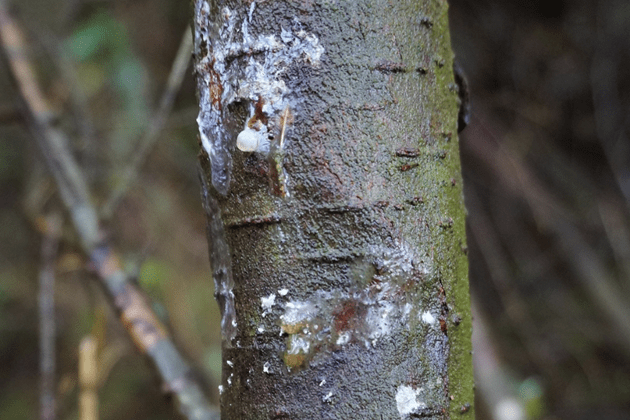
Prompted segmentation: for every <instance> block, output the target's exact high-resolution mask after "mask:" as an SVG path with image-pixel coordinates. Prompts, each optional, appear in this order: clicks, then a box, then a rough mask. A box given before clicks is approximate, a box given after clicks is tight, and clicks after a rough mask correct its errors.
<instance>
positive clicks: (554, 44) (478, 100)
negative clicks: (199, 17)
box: [0, 0, 630, 419]
mask: <svg viewBox="0 0 630 420" xmlns="http://www.w3.org/2000/svg"><path fill="white" fill-rule="evenodd" d="M13 10H14V12H15V15H16V16H17V17H18V18H19V21H20V22H22V24H23V25H24V28H25V30H26V31H27V33H28V35H29V41H30V51H29V53H31V54H32V55H33V57H34V58H35V60H36V62H37V63H38V70H39V76H40V78H41V80H42V84H43V86H44V87H45V89H46V93H47V95H48V98H49V100H50V102H51V103H52V105H53V106H54V109H55V110H56V118H57V124H58V125H59V126H60V127H62V128H64V129H65V130H66V132H68V133H70V134H71V135H72V138H73V141H74V144H73V147H74V150H75V152H76V156H77V158H78V159H79V161H80V162H81V163H82V165H83V167H84V169H85V171H86V174H87V177H88V182H89V184H90V186H91V188H92V191H93V192H94V197H93V198H94V201H95V202H96V203H98V204H103V203H104V202H105V201H106V199H107V197H108V196H109V194H110V192H111V189H112V188H113V186H114V185H116V183H117V181H118V178H119V177H120V169H121V168H122V167H124V166H125V164H126V163H127V162H129V161H130V159H131V158H132V157H133V156H134V153H135V152H136V151H137V147H138V139H139V137H140V136H141V134H142V133H143V132H144V131H145V130H146V129H147V125H148V124H149V121H150V117H151V116H152V114H153V113H154V110H155V109H156V107H157V103H158V101H159V98H160V95H161V92H162V90H163V87H164V84H165V81H166V79H167V77H168V73H169V69H170V66H171V63H172V60H173V58H174V56H175V52H176V50H177V47H178V44H179V41H180V38H181V36H182V35H183V33H184V30H185V28H186V26H187V25H188V19H189V15H190V11H189V10H188V4H187V3H185V2H184V3H182V2H181V1H175V0H110V1H107V0H72V1H61V0H54V1H53V0H22V1H20V2H14V9H13ZM451 30H452V39H453V47H454V49H455V51H456V55H457V57H458V60H459V62H460V64H461V65H462V67H463V68H464V71H465V72H466V73H467V75H468V80H469V84H470V90H471V97H472V104H473V106H472V109H473V111H472V119H471V123H470V126H469V127H468V128H467V129H466V131H465V132H464V133H463V135H462V140H461V145H462V159H463V164H464V168H463V170H464V178H465V193H466V204H467V207H468V213H469V232H468V233H469V256H470V262H471V286H472V290H473V295H474V296H473V299H474V304H475V307H476V308H477V318H476V319H477V322H478V324H477V325H478V328H477V331H484V330H487V331H488V335H486V336H481V337H477V341H476V345H477V347H476V350H475V357H476V363H477V368H478V372H477V375H478V378H481V379H479V381H480V382H479V386H478V391H479V402H480V403H481V406H482V407H485V410H482V411H480V412H479V413H478V415H479V418H492V416H493V415H494V416H495V418H500V417H498V416H500V415H501V411H500V410H499V411H496V409H497V406H498V405H499V403H500V402H501V401H505V400H506V398H508V397H509V398H513V399H514V400H515V401H516V402H518V403H520V404H521V407H524V410H525V412H526V414H527V416H528V417H529V418H549V419H551V418H572V419H575V418H592V417H597V418H609V419H610V418H627V417H628V413H629V412H630V410H629V408H630V407H629V405H630V344H629V343H630V336H629V335H628V333H627V331H628V329H629V328H630V323H629V322H628V319H630V303H629V302H628V300H629V298H628V296H630V294H629V293H628V291H629V289H630V283H629V281H628V279H629V274H630V265H629V261H630V239H629V238H630V225H629V218H628V216H629V212H628V203H629V201H628V198H629V197H630V193H629V191H630V188H629V185H630V184H629V183H628V175H627V168H628V165H627V161H628V160H629V157H630V155H629V152H630V143H629V142H628V138H627V126H628V118H627V115H628V105H630V104H629V102H628V100H629V98H628V95H629V92H630V91H629V90H628V86H627V84H628V82H627V81H628V80H630V78H629V77H628V75H627V74H626V73H627V72H628V71H630V70H629V69H630V66H629V65H628V64H629V63H628V61H629V58H630V53H629V52H630V45H628V44H629V43H630V36H629V35H630V34H629V30H630V6H629V5H628V4H627V2H625V1H623V0H608V1H604V0H600V1H596V0H574V1H568V0H565V1H561V0H547V1H543V0H536V1H529V2H521V1H516V0H509V1H500V0H474V1H473V0H452V1H451ZM1 65H2V67H0V366H2V369H0V418H11V419H22V418H23V419H27V418H29V419H30V418H34V417H35V416H36V415H37V414H36V413H37V398H38V396H37V389H38V387H37V384H38V375H39V371H38V344H37V328H38V319H37V276H38V270H39V267H40V264H41V258H40V251H39V250H40V243H41V235H40V231H39V230H38V220H39V217H41V216H42V215H43V214H45V213H47V212H49V211H51V210H54V209H58V208H60V207H61V206H60V205H59V201H58V198H57V197H56V194H55V187H54V183H53V182H52V180H51V179H50V177H49V176H48V174H47V171H46V170H45V167H44V164H43V161H42V159H41V158H40V156H38V151H37V149H36V147H35V146H34V144H33V142H32V141H31V139H30V133H29V131H28V129H27V128H26V127H25V124H24V121H23V120H22V119H21V113H20V102H19V100H18V99H17V98H18V96H17V94H16V91H15V88H14V87H13V86H12V84H11V81H10V79H9V78H8V77H7V75H8V71H7V68H6V63H4V62H3V63H2V64H1ZM196 113H197V109H196V104H195V98H194V88H193V82H192V77H191V75H190V74H188V75H187V78H186V80H185V81H184V84H183V87H182V88H181V91H180V93H179V95H178V97H177V100H176V103H175V108H174V111H173V113H172V114H171V115H170V117H169V118H168V121H167V124H166V128H165V130H164V131H163V133H162V134H161V136H160V139H159V141H158V143H157V145H156V147H155V148H154V149H153V150H152V152H151V154H150V156H149V157H148V159H147V161H146V164H144V165H143V167H142V171H141V173H140V175H139V177H138V179H137V180H136V182H135V183H134V184H133V186H132V188H131V190H130V191H129V192H128V194H127V195H126V196H125V198H124V200H123V201H122V203H121V204H120V206H118V207H117V210H116V212H115V213H114V214H113V215H111V217H110V218H109V220H108V234H109V235H110V238H111V240H112V242H113V243H115V244H116V245H117V246H118V247H119V249H121V250H122V251H124V254H123V255H124V258H125V265H126V266H127V267H128V269H129V270H131V271H133V272H134V273H136V275H137V280H138V282H139V283H140V284H141V285H142V287H143V288H144V290H145V291H146V292H147V293H148V294H149V295H150V296H151V297H152V298H153V299H154V301H155V307H156V311H157V312H158V314H162V315H163V316H164V317H167V316H168V323H169V325H170V326H171V328H172V330H173V331H174V333H175V334H174V335H175V337H176V339H177V341H178V343H179V346H180V348H181V349H182V350H183V351H184V353H186V354H187V355H188V356H189V357H190V359H191V360H193V361H194V362H195V364H196V368H197V370H198V372H199V375H200V376H201V377H204V378H207V383H208V389H209V393H210V394H211V395H213V396H214V397H215V398H216V386H215V385H216V384H214V383H213V379H212V378H213V377H217V374H218V369H219V368H220V349H219V344H220V337H219V333H218V325H217V324H218V323H217V318H218V309H217V306H216V304H215V303H214V299H213V297H212V281H211V279H210V276H209V267H208V262H207V261H208V258H207V246H206V243H205V217H204V215H203V212H202V209H201V205H200V200H199V186H198V182H197V168H196V154H197V150H198V145H197V140H196V124H195V122H194V119H195V117H196ZM78 249H79V248H78V246H77V243H76V237H75V235H74V233H73V230H72V227H71V226H70V224H69V223H68V221H67V220H66V222H65V224H64V230H63V237H62V243H61V248H60V250H59V255H58V258H57V285H56V287H57V289H56V295H55V298H56V315H55V321H56V324H57V329H58V339H57V351H58V355H59V356H58V403H59V407H60V412H59V418H61V419H65V418H68V419H71V418H76V416H77V408H76V396H77V382H76V372H77V348H78V345H79V342H80V340H81V338H82V337H83V336H84V335H85V334H88V333H90V332H93V333H95V334H97V335H98V336H99V337H100V338H101V339H102V343H103V348H102V353H101V354H102V355H103V357H104V358H105V359H106V360H108V361H109V362H108V363H109V365H110V366H111V369H110V370H109V371H108V372H109V374H108V376H107V380H106V381H105V383H104V385H103V388H102V389H101V392H100V396H101V414H102V418H103V419H118V418H136V419H142V418H152V419H159V418H165V419H167V418H174V417H175V416H176V414H175V410H174V409H173V408H172V407H171V406H170V405H169V404H168V400H167V398H166V397H165V396H164V394H163V392H162V390H160V388H159V381H158V378H157V377H156V376H155V374H154V373H153V371H152V369H151V367H150V366H149V364H148V363H147V362H146V361H145V359H144V358H143V357H142V356H141V355H139V354H137V352H136V351H135V350H134V348H133V346H132V345H131V343H130V342H129V340H128V338H127V337H126V334H125V332H124V331H123V329H122V327H120V326H119V325H118V321H117V319H116V318H115V317H114V315H113V314H112V313H111V311H110V309H109V308H108V306H107V304H106V302H105V299H104V296H103V293H102V291H101V290H100V289H99V287H98V286H97V284H96V282H95V281H94V280H93V279H92V278H91V277H92V275H91V273H90V271H89V267H86V263H85V261H84V259H83V256H82V255H81V253H80V252H79V250H78ZM611 295H612V298H610V296H611ZM167 314H168V315H167ZM484 356H485V358H484ZM484 375H485V376H484ZM502 381H503V382H502ZM496 384H499V385H496ZM501 384H507V386H501ZM497 389H498V390H497ZM594 413H596V414H594ZM503 418H508V417H503ZM513 418H515V417H513Z"/></svg>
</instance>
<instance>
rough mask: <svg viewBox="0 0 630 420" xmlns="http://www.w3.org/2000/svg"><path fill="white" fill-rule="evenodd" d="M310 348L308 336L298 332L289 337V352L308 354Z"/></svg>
mask: <svg viewBox="0 0 630 420" xmlns="http://www.w3.org/2000/svg"><path fill="white" fill-rule="evenodd" d="M310 348H311V342H310V341H309V340H308V339H307V338H305V337H301V336H300V335H298V334H291V336H290V337H289V342H288V343H287V353H288V354H299V353H302V354H308V351H309V349H310Z"/></svg>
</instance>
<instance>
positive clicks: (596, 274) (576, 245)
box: [469, 125, 630, 354]
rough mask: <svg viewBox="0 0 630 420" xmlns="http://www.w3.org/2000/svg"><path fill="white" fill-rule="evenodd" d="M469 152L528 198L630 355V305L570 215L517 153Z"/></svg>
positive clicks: (478, 146)
mask: <svg viewBox="0 0 630 420" xmlns="http://www.w3.org/2000/svg"><path fill="white" fill-rule="evenodd" d="M482 126H483V125H482ZM483 127H484V130H485V131H486V133H484V138H485V139H488V137H490V138H492V137H493V136H492V133H490V132H488V131H487V129H486V128H485V126H483ZM469 150H470V151H471V152H472V153H474V154H475V156H476V157H477V158H479V159H481V160H482V161H483V162H484V163H485V164H486V165H487V167H488V168H491V169H492V170H493V171H495V173H496V179H499V180H501V182H502V183H503V184H504V185H505V186H506V187H508V190H511V191H512V192H513V193H514V194H515V195H516V196H520V197H523V198H525V200H526V201H527V202H528V204H529V207H530V209H531V210H532V213H533V215H534V217H535V219H536V222H537V224H538V228H539V230H540V231H542V232H545V233H547V234H549V235H551V236H552V237H553V238H554V239H555V241H556V243H557V246H558V249H559V250H560V251H561V252H562V255H563V257H564V259H565V260H566V261H567V262H569V264H570V266H571V267H573V268H574V273H573V274H574V275H575V277H576V279H577V280H578V281H579V282H580V283H581V284H582V286H583V287H584V289H585V291H586V292H588V293H589V295H590V296H591V298H592V299H593V302H595V303H596V304H597V305H598V306H599V308H600V309H601V310H602V312H603V313H604V314H605V315H606V316H607V317H608V319H609V320H610V321H611V323H612V325H614V326H615V328H616V331H617V332H618V335H617V337H618V339H619V344H621V345H622V346H623V347H624V349H625V352H626V353H627V354H630V302H629V301H628V299H627V298H626V297H625V296H624V295H623V293H621V289H620V288H619V287H618V285H617V284H616V282H615V280H614V278H613V276H612V274H611V273H610V272H609V271H608V270H606V268H605V266H604V264H603V262H602V261H601V260H600V258H599V257H598V255H597V253H596V252H595V251H594V250H593V249H592V247H591V246H590V245H589V244H588V242H587V241H586V239H585V238H584V236H583V235H582V234H581V232H580V229H579V228H578V226H577V225H576V223H575V222H574V221H572V220H571V218H570V217H569V215H570V211H569V210H568V209H567V208H566V207H565V206H564V205H563V204H562V203H561V202H560V201H559V200H558V199H556V198H555V196H554V195H553V194H551V192H550V191H548V190H547V188H545V186H544V184H543V183H542V182H541V181H540V180H539V179H538V177H537V176H536V175H535V174H534V172H533V171H531V170H530V169H529V168H528V167H527V166H526V165H525V163H524V162H522V161H521V160H520V158H519V157H518V155H517V154H516V153H511V152H510V150H508V149H507V148H505V147H501V146H499V147H496V148H494V147H493V146H491V144H490V142H488V141H485V142H483V141H479V142H476V143H475V145H474V147H470V148H469Z"/></svg>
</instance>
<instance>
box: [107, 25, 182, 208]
mask: <svg viewBox="0 0 630 420" xmlns="http://www.w3.org/2000/svg"><path fill="white" fill-rule="evenodd" d="M191 56H192V34H191V33H190V28H186V30H185V31H184V34H183V36H182V40H181V42H180V44H179V49H178V50H177V55H176V57H175V61H173V66H172V67H171V73H170V74H169V77H168V82H167V83H166V88H165V89H164V93H163V94H162V99H161V100H160V105H159V107H158V110H157V112H156V113H155V115H154V116H153V118H152V119H151V121H150V122H149V125H148V126H147V128H146V130H145V132H144V134H143V136H142V138H140V140H139V141H138V147H137V150H136V151H135V152H134V154H133V159H132V161H131V162H129V164H128V165H127V167H126V168H125V169H123V171H122V176H121V178H120V181H119V182H118V185H116V187H114V191H113V192H112V194H111V196H110V197H109V199H108V200H107V202H106V203H105V205H104V206H103V209H102V212H101V213H102V215H103V216H104V217H105V218H106V219H108V218H110V217H111V216H112V214H113V213H114V211H115V209H116V207H117V206H118V203H119V202H120V200H121V199H122V198H123V196H124V195H125V194H126V192H127V190H128V189H129V187H130V185H131V184H132V182H133V181H134V180H135V179H136V177H137V176H138V171H139V169H140V167H141V166H142V164H143V163H144V161H145V159H146V157H147V155H148V154H149V152H150V151H151V149H152V148H153V146H154V144H155V142H156V141H157V139H158V135H159V134H160V133H161V132H162V129H163V128H164V124H165V123H166V119H167V117H168V115H169V113H170V112H171V109H172V108H173V102H174V101H175V97H176V96H177V92H178V91H179V88H180V87H181V84H182V81H183V80H184V76H185V75H186V69H187V68H188V65H189V63H190V59H191Z"/></svg>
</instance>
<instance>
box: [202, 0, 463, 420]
mask: <svg viewBox="0 0 630 420" xmlns="http://www.w3.org/2000/svg"><path fill="white" fill-rule="evenodd" d="M194 8H195V16H194V34H195V35H194V36H195V68H196V74H197V83H198V95H199V101H200V113H199V118H198V123H199V130H200V140H201V143H202V146H203V147H202V149H203V151H202V154H201V156H200V162H201V167H202V175H201V179H202V192H203V201H204V205H205V208H206V211H207V213H208V242H209V246H210V259H211V266H212V270H213V277H214V280H215V284H216V295H217V298H218V301H219V304H220V306H221V310H222V317H223V318H222V333H223V351H224V353H223V378H222V385H221V393H222V395H221V410H222V416H223V418H224V419H230V420H232V419H285V418H286V419H332V418H338V419H355V418H361V419H398V418H403V419H405V418H419V417H427V418H440V419H442V418H454V417H459V416H461V415H462V414H463V415H464V416H467V417H469V418H472V417H473V416H474V414H472V411H473V410H472V408H471V405H472V403H473V396H472V384H473V378H472V362H471V344H470V334H471V319H470V305H469V296H468V282H467V271H468V267H467V261H466V255H465V250H466V247H465V229H464V217H465V213H464V208H463V200H462V188H461V187H462V182H461V175H460V162H459V150H458V141H457V134H456V133H457V115H458V99H457V85H456V84H455V83H454V77H453V73H452V68H453V67H452V61H453V55H452V52H451V50H450V39H449V34H448V21H447V4H446V1H443V0H424V1H411V0H396V1H384V0H354V1H343V0H312V1H307V0H305V1H288V0H286V1H280V0H278V1H261V2H244V1H229V0H217V1H214V2H213V1H210V2H209V1H207V0H195V1H194ZM237 143H238V146H237ZM252 150H254V151H252Z"/></svg>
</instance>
